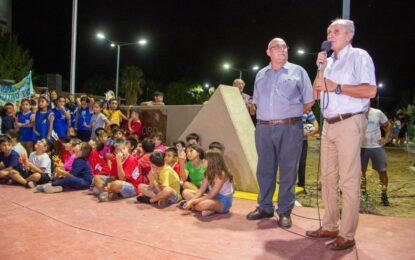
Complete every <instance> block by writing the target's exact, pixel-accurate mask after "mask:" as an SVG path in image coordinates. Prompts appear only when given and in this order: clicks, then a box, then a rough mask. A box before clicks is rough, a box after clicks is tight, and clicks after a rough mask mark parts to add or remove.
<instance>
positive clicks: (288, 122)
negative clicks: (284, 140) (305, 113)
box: [257, 117, 301, 125]
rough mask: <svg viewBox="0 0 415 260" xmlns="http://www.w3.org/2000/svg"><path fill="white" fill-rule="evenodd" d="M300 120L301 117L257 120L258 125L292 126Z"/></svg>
mask: <svg viewBox="0 0 415 260" xmlns="http://www.w3.org/2000/svg"><path fill="white" fill-rule="evenodd" d="M300 120H301V117H293V118H285V119H276V120H259V119H258V120H257V122H258V124H259V125H293V124H295V123H297V122H298V121H300Z"/></svg>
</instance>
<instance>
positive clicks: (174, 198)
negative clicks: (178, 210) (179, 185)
mask: <svg viewBox="0 0 415 260" xmlns="http://www.w3.org/2000/svg"><path fill="white" fill-rule="evenodd" d="M151 191H152V192H153V193H154V194H156V195H157V194H159V191H158V190H157V189H156V188H153V189H151ZM167 201H168V202H169V204H176V203H177V202H178V201H179V195H177V193H176V192H174V196H173V197H170V198H168V199H167Z"/></svg>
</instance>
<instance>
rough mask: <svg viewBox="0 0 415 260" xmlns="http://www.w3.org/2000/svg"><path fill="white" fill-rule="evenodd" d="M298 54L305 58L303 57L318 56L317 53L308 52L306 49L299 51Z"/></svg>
mask: <svg viewBox="0 0 415 260" xmlns="http://www.w3.org/2000/svg"><path fill="white" fill-rule="evenodd" d="M297 54H298V55H300V56H303V55H316V54H317V53H315V52H306V51H305V50H304V49H298V50H297Z"/></svg>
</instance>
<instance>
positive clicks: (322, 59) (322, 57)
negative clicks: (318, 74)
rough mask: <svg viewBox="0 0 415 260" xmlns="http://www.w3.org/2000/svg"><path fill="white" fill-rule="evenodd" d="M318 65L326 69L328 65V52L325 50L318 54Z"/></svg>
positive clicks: (321, 68)
mask: <svg viewBox="0 0 415 260" xmlns="http://www.w3.org/2000/svg"><path fill="white" fill-rule="evenodd" d="M316 64H317V67H319V68H320V70H324V69H325V68H326V66H327V53H326V52H325V51H321V52H319V53H318V55H317V61H316Z"/></svg>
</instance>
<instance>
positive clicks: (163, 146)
mask: <svg viewBox="0 0 415 260" xmlns="http://www.w3.org/2000/svg"><path fill="white" fill-rule="evenodd" d="M166 149H167V146H165V145H164V144H161V145H159V146H156V147H154V150H157V151H160V152H162V153H165V152H166Z"/></svg>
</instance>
